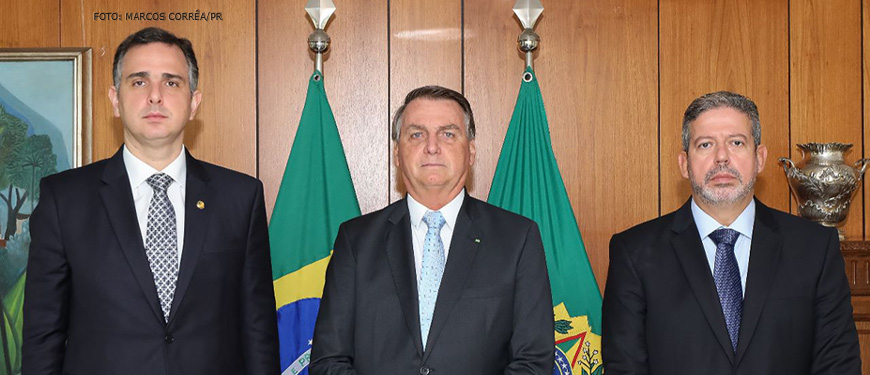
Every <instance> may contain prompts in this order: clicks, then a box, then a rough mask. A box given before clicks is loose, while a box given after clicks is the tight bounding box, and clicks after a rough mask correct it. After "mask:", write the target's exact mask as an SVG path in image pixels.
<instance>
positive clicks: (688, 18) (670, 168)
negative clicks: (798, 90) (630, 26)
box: [660, 0, 789, 214]
mask: <svg viewBox="0 0 870 375" xmlns="http://www.w3.org/2000/svg"><path fill="white" fill-rule="evenodd" d="M787 6H788V5H787V3H786V2H757V1H750V0H740V1H730V0H716V1H710V2H706V1H704V2H699V1H692V0H672V1H662V2H661V16H660V17H661V26H660V33H661V92H660V95H661V123H660V129H661V175H660V180H661V187H662V198H661V199H662V202H661V205H662V208H661V212H662V214H665V213H668V212H671V211H673V210H674V209H676V208H678V207H679V206H680V205H682V204H683V203H685V202H686V199H687V198H688V197H689V196H690V195H691V185H690V183H689V182H688V180H686V179H683V178H682V176H681V175H680V171H679V168H678V166H677V155H678V154H679V153H680V152H681V151H682V141H681V135H680V134H681V127H682V119H683V113H684V112H685V110H686V107H688V105H689V103H691V101H692V100H694V99H695V98H697V97H698V96H700V95H703V94H706V93H708V92H712V91H719V90H729V91H734V92H737V93H740V94H742V95H745V96H748V97H750V98H751V99H753V101H755V103H756V104H757V106H758V110H759V117H760V118H761V129H762V143H763V144H765V145H766V146H767V149H768V157H767V163H766V167H765V170H764V171H763V172H762V173H761V174H760V175H759V177H758V181H757V183H756V195H757V196H758V197H759V199H760V200H761V201H763V202H764V203H765V204H767V205H769V206H771V207H774V208H778V209H781V210H788V199H789V198H788V194H789V192H788V185H787V182H786V180H785V177H784V174H783V171H782V168H781V167H780V166H779V165H778V162H777V159H778V158H779V157H780V156H787V155H788V137H789V129H788V110H789V109H788V7H787Z"/></svg>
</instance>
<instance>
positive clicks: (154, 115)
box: [145, 112, 166, 120]
mask: <svg viewBox="0 0 870 375" xmlns="http://www.w3.org/2000/svg"><path fill="white" fill-rule="evenodd" d="M145 118H146V119H148V120H159V119H164V118H166V115H164V114H162V113H160V112H149V113H148V114H147V115H145Z"/></svg>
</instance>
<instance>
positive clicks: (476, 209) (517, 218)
mask: <svg viewBox="0 0 870 375" xmlns="http://www.w3.org/2000/svg"><path fill="white" fill-rule="evenodd" d="M465 199H468V200H469V201H468V202H467V203H466V204H467V205H468V206H467V208H468V210H469V215H471V216H472V217H474V216H476V217H474V218H475V219H476V220H479V221H482V222H484V223H491V224H492V225H493V226H494V227H497V228H520V227H522V228H528V227H529V226H531V225H535V222H534V221H533V220H532V219H530V218H528V217H525V216H523V215H520V214H518V213H515V212H513V211H509V210H506V209H504V208H501V207H498V206H496V205H493V204H490V203H487V202H484V201H482V200H479V199H476V198H474V197H471V196H466V197H465Z"/></svg>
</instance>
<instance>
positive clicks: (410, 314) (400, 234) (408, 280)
mask: <svg viewBox="0 0 870 375" xmlns="http://www.w3.org/2000/svg"><path fill="white" fill-rule="evenodd" d="M410 217H411V215H410V214H409V213H408V202H407V201H406V200H405V199H403V200H400V201H398V202H396V203H395V204H394V205H393V212H392V213H391V214H390V217H389V222H390V224H391V226H390V227H389V228H388V229H387V232H386V233H385V243H386V245H387V246H386V252H387V262H388V263H389V264H390V271H391V272H392V275H393V282H394V283H395V285H396V290H397V291H398V293H399V304H400V305H401V306H402V312H403V313H404V315H405V324H407V326H408V331H409V332H410V333H411V339H412V341H413V342H414V346H415V347H416V348H417V355H419V356H420V357H421V358H422V357H423V339H422V338H421V337H420V313H419V310H418V309H419V306H418V302H417V301H418V300H417V278H416V271H415V267H414V251H413V249H414V247H413V244H412V242H411V219H410Z"/></svg>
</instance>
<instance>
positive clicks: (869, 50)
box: [849, 0, 870, 374]
mask: <svg viewBox="0 0 870 375" xmlns="http://www.w3.org/2000/svg"><path fill="white" fill-rule="evenodd" d="M861 10H862V12H863V13H862V17H861V21H862V25H861V26H862V27H861V33H862V36H863V38H862V39H861V41H862V42H863V43H864V44H863V45H862V46H861V51H862V59H861V73H862V74H861V78H862V84H863V89H864V91H863V99H864V101H863V106H864V107H863V110H864V111H863V115H862V116H861V120H862V121H863V126H862V128H861V131H862V136H863V137H862V138H864V143H863V144H862V145H861V147H863V150H861V151H862V152H861V154H862V156H861V157H867V156H866V155H867V152H866V151H865V150H868V149H870V139H867V134H870V116H868V114H870V0H862V6H861ZM856 147H857V146H856ZM858 155H859V154H858V150H855V151H853V152H852V155H851V156H852V158H853V159H855V160H857V159H859V157H858ZM856 195H861V196H862V197H863V199H864V206H863V207H861V206H859V205H857V204H853V205H852V210H854V212H851V213H850V214H849V218H850V219H851V220H856V221H857V220H859V218H860V219H862V221H863V223H864V236H863V237H862V238H863V239H864V240H866V239H867V238H868V234H870V230H868V229H870V196H868V195H870V182H868V180H867V179H866V178H865V179H864V183H863V188H862V190H861V191H858V192H857V193H856ZM856 203H857V202H856ZM859 209H862V211H863V212H861V213H860V214H859V211H858V210H859ZM862 214H863V215H862ZM868 333H870V332H868ZM867 353H870V351H867ZM868 362H870V358H868V359H867V360H865V361H864V366H867V367H866V368H867V369H870V363H868ZM866 373H868V374H870V370H868V371H867V372H866Z"/></svg>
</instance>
